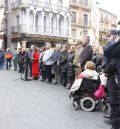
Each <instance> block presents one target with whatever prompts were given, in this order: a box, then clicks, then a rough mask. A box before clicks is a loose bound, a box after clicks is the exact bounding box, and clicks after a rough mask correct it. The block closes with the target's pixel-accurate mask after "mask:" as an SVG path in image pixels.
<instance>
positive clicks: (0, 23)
mask: <svg viewBox="0 0 120 129" xmlns="http://www.w3.org/2000/svg"><path fill="white" fill-rule="evenodd" d="M3 45H4V0H0V48H1V47H3Z"/></svg>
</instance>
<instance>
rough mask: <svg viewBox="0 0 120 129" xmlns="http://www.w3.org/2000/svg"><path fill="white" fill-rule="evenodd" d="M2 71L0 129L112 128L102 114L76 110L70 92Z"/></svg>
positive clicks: (0, 81) (0, 77) (0, 75)
mask: <svg viewBox="0 0 120 129" xmlns="http://www.w3.org/2000/svg"><path fill="white" fill-rule="evenodd" d="M19 77H20V75H19V74H18V73H17V72H14V71H6V70H5V71H0V129H109V128H110V127H109V125H108V124H106V123H105V122H104V120H103V117H102V115H103V113H101V112H84V111H82V110H78V111H74V110H73V109H72V108H71V100H69V97H68V93H69V92H68V90H67V89H65V88H62V87H61V86H56V85H48V84H45V83H42V82H40V81H34V80H33V81H28V82H25V81H22V80H16V81H15V79H17V78H19Z"/></svg>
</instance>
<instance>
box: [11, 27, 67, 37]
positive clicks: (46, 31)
mask: <svg viewBox="0 0 120 129" xmlns="http://www.w3.org/2000/svg"><path fill="white" fill-rule="evenodd" d="M28 28H29V32H28ZM50 30H51V32H50ZM11 33H29V34H41V35H50V36H60V37H68V36H69V30H66V34H65V32H64V29H60V30H59V34H57V28H51V29H50V27H49V26H45V27H44V32H42V26H36V27H35V32H34V26H33V25H29V27H28V26H27V25H18V26H13V27H11Z"/></svg>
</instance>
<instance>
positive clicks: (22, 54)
mask: <svg viewBox="0 0 120 129" xmlns="http://www.w3.org/2000/svg"><path fill="white" fill-rule="evenodd" d="M24 63H25V50H24V49H19V52H18V65H19V73H24V71H25V66H24Z"/></svg>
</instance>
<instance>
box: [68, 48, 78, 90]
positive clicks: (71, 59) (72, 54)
mask: <svg viewBox="0 0 120 129" xmlns="http://www.w3.org/2000/svg"><path fill="white" fill-rule="evenodd" d="M75 52H76V47H75V46H74V45H72V46H71V47H70V50H69V53H68V57H67V87H66V88H67V89H70V88H71V86H72V84H73V82H74V80H75V65H74V58H75Z"/></svg>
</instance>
